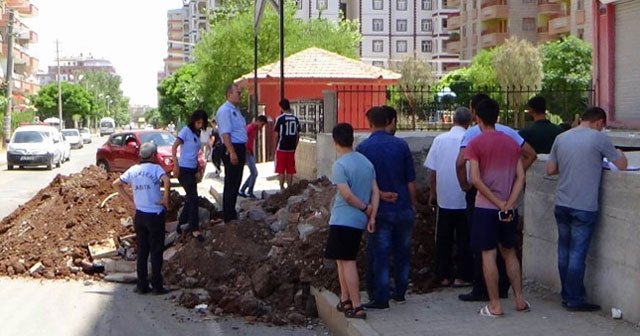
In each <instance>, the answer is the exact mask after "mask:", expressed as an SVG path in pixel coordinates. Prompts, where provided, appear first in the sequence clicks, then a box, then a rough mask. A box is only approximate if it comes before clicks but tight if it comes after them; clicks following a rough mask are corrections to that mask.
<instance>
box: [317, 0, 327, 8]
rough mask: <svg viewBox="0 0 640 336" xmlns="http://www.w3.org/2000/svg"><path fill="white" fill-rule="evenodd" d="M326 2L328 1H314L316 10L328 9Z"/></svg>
mask: <svg viewBox="0 0 640 336" xmlns="http://www.w3.org/2000/svg"><path fill="white" fill-rule="evenodd" d="M327 1H328V0H316V9H317V10H324V9H327V7H328V4H327Z"/></svg>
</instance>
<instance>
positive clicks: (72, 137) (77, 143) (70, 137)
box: [62, 128, 84, 149]
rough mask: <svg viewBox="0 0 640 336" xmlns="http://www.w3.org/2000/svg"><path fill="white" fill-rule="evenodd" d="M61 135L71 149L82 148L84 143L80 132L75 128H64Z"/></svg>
mask: <svg viewBox="0 0 640 336" xmlns="http://www.w3.org/2000/svg"><path fill="white" fill-rule="evenodd" d="M62 135H64V137H65V138H66V139H67V141H68V142H69V145H71V148H78V149H79V148H82V147H83V146H84V142H83V141H82V136H81V135H80V131H78V130H77V129H75V128H65V129H63V130H62Z"/></svg>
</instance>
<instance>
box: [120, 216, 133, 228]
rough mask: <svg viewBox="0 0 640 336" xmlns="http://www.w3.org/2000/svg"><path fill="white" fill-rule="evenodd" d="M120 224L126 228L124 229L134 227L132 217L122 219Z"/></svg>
mask: <svg viewBox="0 0 640 336" xmlns="http://www.w3.org/2000/svg"><path fill="white" fill-rule="evenodd" d="M120 224H122V226H124V227H130V226H133V218H131V217H127V218H120Z"/></svg>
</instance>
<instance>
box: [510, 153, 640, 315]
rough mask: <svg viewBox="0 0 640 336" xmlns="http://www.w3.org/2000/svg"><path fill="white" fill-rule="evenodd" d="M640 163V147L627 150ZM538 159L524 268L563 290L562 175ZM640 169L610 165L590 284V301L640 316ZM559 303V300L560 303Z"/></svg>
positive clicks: (530, 182) (531, 175)
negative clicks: (558, 194) (558, 203)
mask: <svg viewBox="0 0 640 336" xmlns="http://www.w3.org/2000/svg"><path fill="white" fill-rule="evenodd" d="M627 156H628V157H629V161H630V164H632V165H636V166H637V165H638V164H640V153H637V152H636V153H628V155H627ZM544 164H545V162H544V161H543V160H538V161H537V162H536V163H535V164H534V165H533V166H532V167H531V168H530V169H529V171H528V173H527V186H526V190H525V204H526V207H525V215H524V218H525V225H524V243H523V261H522V263H523V274H524V277H525V278H529V279H533V280H536V281H538V282H540V283H542V284H545V285H547V286H549V287H551V288H552V289H554V290H556V291H558V292H559V291H560V278H559V275H558V266H557V265H558V264H557V242H558V232H557V225H556V221H555V218H554V215H553V207H554V200H555V191H556V183H557V177H549V176H547V175H546V173H545V170H544ZM639 196H640V173H638V172H610V171H605V172H604V175H603V179H602V186H601V195H600V198H601V201H600V206H601V210H600V218H599V221H598V224H597V227H596V229H595V232H594V235H593V239H592V241H591V246H590V249H589V254H588V257H587V272H586V275H585V286H586V288H587V296H588V300H589V301H593V302H594V303H597V304H600V305H602V307H603V309H604V310H605V311H607V310H610V308H611V307H616V308H620V309H622V311H623V313H624V319H626V320H628V321H634V322H635V321H640V281H639V279H640V244H638V242H639V241H640V201H639ZM558 304H560V303H558Z"/></svg>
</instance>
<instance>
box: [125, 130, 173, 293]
mask: <svg viewBox="0 0 640 336" xmlns="http://www.w3.org/2000/svg"><path fill="white" fill-rule="evenodd" d="M156 153H157V147H156V145H155V144H154V143H152V142H147V143H144V144H142V146H141V147H140V164H137V165H135V166H133V167H131V168H129V169H128V170H127V171H125V172H124V173H122V175H121V176H120V177H119V178H117V179H116V180H115V181H113V185H114V187H115V188H116V189H117V190H118V193H119V194H120V196H121V197H123V198H124V199H125V200H126V201H127V202H129V203H130V204H131V205H133V207H134V208H135V210H136V213H135V216H134V220H133V225H134V227H135V230H136V241H137V242H138V260H137V273H138V280H137V287H136V290H137V292H138V293H139V294H146V293H149V292H151V290H152V289H151V288H149V282H148V280H147V275H148V274H147V259H149V255H151V272H152V277H151V285H152V287H153V293H154V294H166V293H168V292H169V291H168V290H167V289H165V288H164V286H163V285H162V251H163V249H164V231H165V229H164V225H165V217H166V211H165V210H166V209H167V208H168V207H169V192H170V191H171V182H170V180H169V176H167V174H166V173H165V172H164V170H163V169H162V167H160V165H158V164H157V163H156ZM161 183H162V185H163V186H164V193H163V192H162V191H161V190H160V184H161ZM125 184H128V185H130V186H131V190H132V191H133V197H132V196H131V194H129V193H128V192H127V191H126V189H125V188H124V185H125Z"/></svg>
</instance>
